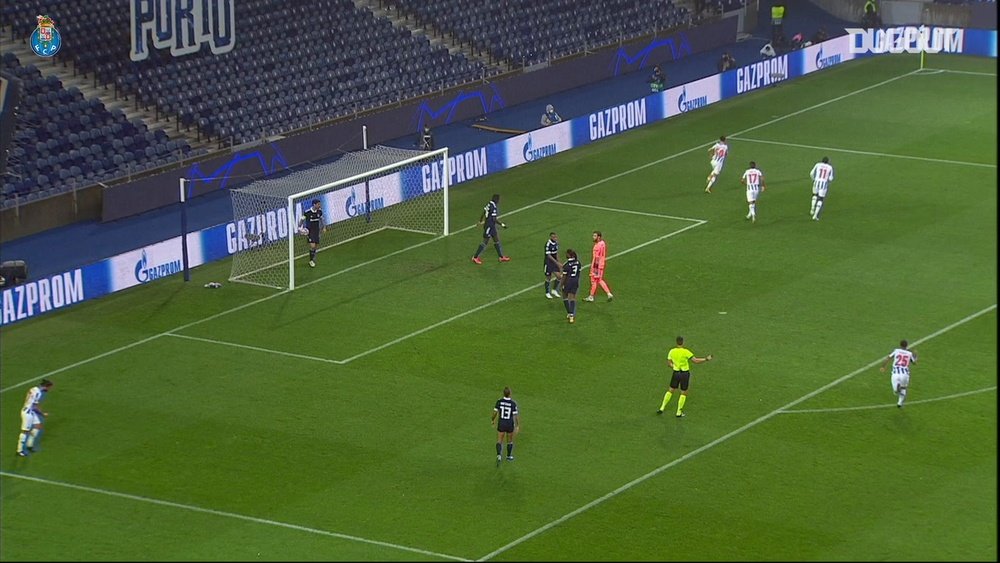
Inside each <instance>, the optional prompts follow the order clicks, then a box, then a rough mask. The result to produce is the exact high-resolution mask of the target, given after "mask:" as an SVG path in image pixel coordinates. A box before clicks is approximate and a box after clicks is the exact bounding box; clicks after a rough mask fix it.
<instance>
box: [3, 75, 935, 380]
mask: <svg viewBox="0 0 1000 563" xmlns="http://www.w3.org/2000/svg"><path fill="white" fill-rule="evenodd" d="M918 72H920V71H919V70H913V71H910V72H907V73H905V74H900V75H898V76H894V77H892V78H887V79H885V80H883V81H881V82H877V83H875V84H872V85H870V86H866V87H864V88H859V89H857V90H854V91H852V92H848V93H847V94H844V95H841V96H837V97H836V98H831V99H829V100H826V101H823V102H820V103H818V104H813V105H811V106H809V107H806V108H803V109H800V110H797V111H794V112H792V113H789V114H786V115H783V116H780V117H776V118H774V119H770V120H768V121H765V122H763V123H760V124H757V125H754V126H752V127H748V128H746V129H743V130H741V131H737V132H736V133H732V135H733V136H735V135H741V134H743V133H749V132H750V131H756V130H757V129H760V128H762V127H767V126H768V125H772V124H774V123H778V122H780V121H784V120H785V119H788V118H790V117H795V116H796V115H801V114H803V113H806V112H808V111H812V110H814V109H817V108H821V107H823V106H826V105H828V104H832V103H833V102H837V101H840V100H843V99H845V98H849V97H851V96H854V95H857V94H860V93H862V92H867V91H868V90H871V89H873V88H878V87H880V86H884V85H886V84H889V83H891V82H894V81H896V80H899V79H900V78H905V77H907V76H911V75H913V74H916V73H918ZM713 142H714V141H713ZM711 145H712V143H702V144H700V145H697V146H695V147H691V148H689V149H686V150H683V151H681V152H678V153H674V154H671V155H668V156H665V157H663V158H660V159H657V160H654V161H651V162H647V163H646V164H642V165H639V166H636V167H634V168H630V169H629V170H626V171H624V172H619V173H617V174H612V175H611V176H607V177H605V178H602V179H600V180H597V181H596V182H591V183H589V184H586V185H584V186H580V187H579V188H574V189H572V190H569V191H567V192H563V193H561V194H558V195H555V196H552V197H550V198H548V199H544V200H541V201H537V202H535V203H532V204H529V205H525V206H524V207H521V208H519V209H515V210H513V211H510V212H508V213H506V214H505V215H513V214H515V213H518V212H520V211H525V210H528V209H531V208H534V207H537V206H539V205H541V204H543V203H548V202H551V201H554V200H556V199H559V198H562V197H565V196H568V195H572V194H575V193H577V192H581V191H583V190H586V189H589V188H593V187H595V186H599V185H601V184H604V183H606V182H610V181H611V180H615V179H617V178H621V177H623V176H627V175H629V174H633V173H635V172H639V171H640V170H645V169H646V168H649V167H651V166H656V165H657V164H662V163H664V162H667V161H669V160H672V159H674V158H677V157H680V156H684V155H686V154H690V153H692V152H694V151H696V150H701V149H704V148H705V147H709V146H711ZM477 226H478V225H469V226H468V227H465V228H463V229H459V230H457V231H454V232H453V233H452V234H458V233H461V232H464V231H467V230H469V229H472V228H475V227H477ZM440 238H441V237H435V238H433V239H431V240H427V241H424V242H421V243H418V244H415V245H412V246H408V247H406V248H402V249H400V250H397V251H395V252H390V253H389V254H385V255H383V256H379V257H378V258H373V259H372V260H369V261H367V262H362V263H360V264H355V265H354V266H351V267H350V268H345V269H343V270H340V271H337V272H334V273H332V274H328V275H326V276H323V277H321V278H317V279H315V280H312V281H310V282H306V283H304V284H302V285H300V286H299V288H300V289H301V288H304V287H308V286H310V285H312V284H315V283H319V282H321V281H325V280H328V279H330V278H333V277H335V276H339V275H341V274H345V273H347V272H350V271H352V270H355V269H357V268H360V267H363V266H367V265H369V264H374V263H376V262H379V261H381V260H385V259H387V258H390V257H392V256H396V255H398V254H402V253H404V252H408V251H410V250H413V249H415V248H420V247H422V246H425V245H427V244H430V243H432V242H435V241H437V240H438V239H440ZM287 292H288V290H285V291H279V292H277V293H275V294H274V295H268V296H267V297H262V298H260V299H257V300H255V301H251V302H249V303H245V304H243V305H240V306H238V307H233V308H232V309H228V310H225V311H222V312H220V313H216V314H214V315H211V316H208V317H205V318H204V319H199V320H197V321H193V322H190V323H187V324H184V325H181V326H179V327H177V328H174V329H171V330H168V331H164V332H161V333H160V334H157V335H154V336H151V337H149V338H145V339H143V340H139V341H136V342H134V343H132V344H128V345H126V346H122V347H120V348H116V349H114V350H110V351H108V352H104V353H102V354H99V355H96V356H92V357H90V358H87V359H85V360H80V361H79V362H76V363H74V364H70V365H69V366H65V367H62V368H59V369H57V370H53V371H51V372H49V374H54V373H60V372H63V371H66V370H69V369H72V368H75V367H78V366H81V365H84V364H87V363H89V362H92V361H94V360H98V359H100V358H103V357H106V356H109V355H111V354H116V353H118V352H121V351H123V350H127V349H128V348H131V347H133V346H137V345H139V344H143V343H145V342H149V341H150V340H153V339H156V338H158V337H160V336H165V335H167V334H170V333H173V332H178V331H181V330H184V329H186V328H190V327H192V326H195V325H199V324H201V323H204V322H208V321H210V320H213V319H217V318H219V317H222V316H225V315H228V314H230V313H235V312H236V311H241V310H243V309H246V308H247V307H252V306H254V305H256V304H258V303H263V302H264V301H268V300H271V299H274V298H275V297H278V296H281V295H284V294H285V293H287ZM368 353H371V352H367V353H365V354H366V355H367V354H368ZM353 359H354V358H349V359H347V360H344V361H345V363H346V362H348V361H351V360H353ZM43 377H44V376H43ZM37 379H39V377H38V376H35V377H32V378H30V379H26V380H24V381H22V382H20V383H16V384H14V385H11V386H9V387H7V388H5V389H2V390H0V394H2V393H5V392H7V391H10V390H11V389H17V388H19V387H23V386H25V385H27V384H29V383H31V382H33V381H35V380H37Z"/></svg>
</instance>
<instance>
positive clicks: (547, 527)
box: [476, 303, 997, 561]
mask: <svg viewBox="0 0 1000 563" xmlns="http://www.w3.org/2000/svg"><path fill="white" fill-rule="evenodd" d="M996 308H997V305H996V303H994V304H993V305H990V306H989V307H986V308H985V309H982V310H979V311H977V312H975V313H973V314H971V315H969V316H967V317H965V318H963V319H961V320H959V321H956V322H954V323H952V324H950V325H948V326H946V327H944V328H942V329H940V330H937V331H935V332H933V333H931V334H928V335H927V336H924V337H922V338H920V339H918V340H916V341H915V342H913V344H912V345H913V346H918V345H920V344H921V343H923V342H927V341H928V340H931V339H933V338H935V337H938V336H940V335H942V334H944V333H946V332H948V331H949V330H952V329H954V328H957V327H959V326H961V325H963V324H965V323H967V322H969V321H971V320H973V319H976V318H978V317H981V316H982V315H985V314H986V313H989V312H990V311H993V310H994V309H996ZM882 361H883V358H879V359H877V360H874V361H872V362H869V363H868V364H866V365H864V366H862V367H860V368H858V369H856V370H854V371H852V372H851V373H849V374H847V375H844V376H841V377H839V378H837V379H835V380H833V381H831V382H830V383H827V384H826V385H823V386H822V387H820V388H818V389H815V390H813V391H810V392H809V393H806V394H805V395H802V396H801V397H799V398H798V399H795V400H794V401H792V402H790V403H788V404H786V405H784V406H781V407H778V408H776V409H774V410H773V411H771V412H769V413H767V414H765V415H763V416H760V417H758V418H756V419H754V420H752V421H750V422H748V423H746V424H744V425H743V426H741V427H739V428H737V429H736V430H733V431H732V432H729V433H728V434H725V435H723V436H720V437H718V438H716V439H715V440H712V441H711V442H709V443H707V444H705V445H704V446H701V447H700V448H697V449H695V450H692V451H690V452H688V453H686V454H684V455H682V456H681V457H679V458H677V459H675V460H673V461H671V462H669V463H666V464H664V465H661V466H659V467H657V468H656V469H654V470H652V471H650V472H649V473H646V474H645V475H643V476H641V477H637V478H635V479H633V480H631V481H629V482H628V483H625V484H624V485H622V486H620V487H618V488H617V489H615V490H613V491H611V492H610V493H607V494H606V495H604V496H602V497H599V498H596V499H594V500H592V501H590V502H588V503H587V504H585V505H583V506H581V507H580V508H577V509H576V510H574V511H572V512H569V513H567V514H564V515H563V516H560V517H559V518H557V519H555V520H553V521H551V522H549V523H548V524H545V525H544V526H542V527H540V528H536V529H535V530H532V531H531V532H528V533H527V534H524V535H523V536H521V537H519V538H517V539H516V540H514V541H512V542H510V543H508V544H506V545H504V546H502V547H499V548H497V549H495V550H493V551H491V552H489V553H487V554H486V555H484V556H482V557H480V558H478V559H477V560H476V561H488V560H490V559H492V558H494V557H496V556H497V555H500V554H501V553H503V552H505V551H509V550H510V549H513V548H514V547H517V546H518V545H521V544H522V543H524V542H526V541H528V540H530V539H532V538H534V537H536V536H539V535H541V534H543V533H545V532H547V531H548V530H551V529H552V528H555V527H556V526H558V525H559V524H562V523H563V522H566V521H567V520H570V519H572V518H574V517H576V516H578V515H580V514H583V513H584V512H586V511H588V510H590V509H591V508H594V507H595V506H598V505H600V504H602V503H604V502H605V501H607V500H610V499H612V498H614V497H616V496H618V495H619V494H621V493H623V492H625V491H627V490H629V489H631V488H632V487H634V486H636V485H639V484H641V483H643V482H645V481H648V480H649V479H651V478H653V477H656V476H657V475H659V474H660V473H663V472H664V471H666V470H667V469H670V468H671V467H673V466H675V465H679V464H681V463H683V462H685V461H687V460H689V459H691V458H693V457H695V456H696V455H698V454H700V453H702V452H704V451H708V450H710V449H712V448H714V447H715V446H718V445H719V444H721V443H723V442H726V441H728V440H729V439H730V438H735V437H736V436H739V435H740V434H742V433H744V432H746V431H747V430H750V429H751V428H753V427H755V426H757V425H758V424H760V423H762V422H766V421H768V420H770V419H772V418H774V417H775V416H777V415H779V414H781V413H782V412H784V411H785V410H786V409H788V408H789V407H794V406H795V405H797V404H799V403H801V402H803V401H807V400H809V399H811V398H813V397H815V396H816V395H819V394H820V393H822V392H824V391H826V390H827V389H831V388H833V387H836V386H837V385H840V384H841V383H843V382H845V381H847V380H848V379H851V378H852V377H854V376H856V375H858V374H859V373H861V372H864V371H866V370H869V369H871V368H873V367H875V366H877V365H878V364H879V362H882Z"/></svg>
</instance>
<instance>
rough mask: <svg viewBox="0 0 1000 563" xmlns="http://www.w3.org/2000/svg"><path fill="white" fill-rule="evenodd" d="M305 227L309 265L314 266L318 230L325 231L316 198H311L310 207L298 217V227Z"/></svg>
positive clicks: (321, 210) (321, 211)
mask: <svg viewBox="0 0 1000 563" xmlns="http://www.w3.org/2000/svg"><path fill="white" fill-rule="evenodd" d="M303 227H304V228H305V229H306V231H307V233H306V237H307V238H308V240H309V267H311V268H315V267H316V248H317V247H318V246H319V234H320V232H324V233H325V232H326V223H325V222H324V221H323V208H322V207H320V202H319V200H318V199H314V200H312V207H310V208H309V209H306V211H305V213H303V214H302V218H301V219H299V229H302V228H303Z"/></svg>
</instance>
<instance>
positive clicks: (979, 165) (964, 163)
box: [733, 137, 997, 168]
mask: <svg viewBox="0 0 1000 563" xmlns="http://www.w3.org/2000/svg"><path fill="white" fill-rule="evenodd" d="M733 140H735V141H744V142H747V143H763V144H766V145H779V146H783V147H796V148H800V149H814V150H818V151H829V152H843V153H849V154H860V155H864V156H879V157H885V158H901V159H904V160H920V161H923V162H934V163H938V164H955V165H958V166H975V167H977V168H996V167H997V165H996V164H987V163H984V162H967V161H964V160H948V159H946V158H929V157H925V156H910V155H906V154H892V153H885V152H871V151H858V150H853V149H838V148H834V147H818V146H815V145H801V144H799V143H786V142H783V141H768V140H766V139H751V138H748V137H733Z"/></svg>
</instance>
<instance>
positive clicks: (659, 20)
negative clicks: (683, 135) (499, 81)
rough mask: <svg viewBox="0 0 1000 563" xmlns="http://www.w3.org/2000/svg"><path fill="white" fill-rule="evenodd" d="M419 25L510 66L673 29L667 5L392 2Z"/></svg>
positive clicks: (680, 19)
mask: <svg viewBox="0 0 1000 563" xmlns="http://www.w3.org/2000/svg"><path fill="white" fill-rule="evenodd" d="M392 3H393V4H394V5H396V6H397V7H398V8H399V9H400V10H402V11H403V12H405V13H408V14H412V15H413V16H414V17H415V18H416V20H417V21H418V22H420V23H422V24H424V25H428V26H432V27H433V28H435V29H437V30H439V31H441V32H443V33H446V34H449V35H450V36H451V37H453V38H455V39H456V40H458V41H460V42H462V43H464V44H468V45H471V46H472V47H473V48H474V49H476V50H477V51H480V52H483V53H488V54H489V55H490V56H491V57H493V59H495V60H498V61H505V62H508V63H510V64H514V65H518V66H520V65H530V64H533V63H537V62H540V61H546V60H552V59H557V58H560V57H563V56H567V55H571V54H574V53H579V52H581V51H584V50H586V49H593V48H596V47H601V46H604V45H608V44H612V43H616V42H618V41H620V40H623V39H624V40H627V39H631V38H634V37H638V36H642V35H647V34H652V33H655V32H659V31H662V30H666V29H671V28H674V27H677V26H678V25H681V24H682V23H684V21H685V20H686V18H687V9H686V8H683V7H675V6H674V5H673V3H672V2H671V1H670V0H649V1H645V2H635V1H634V0H548V1H546V2H526V1H523V0H502V1H495V2H482V1H480V0H394V1H393V2H392Z"/></svg>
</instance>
